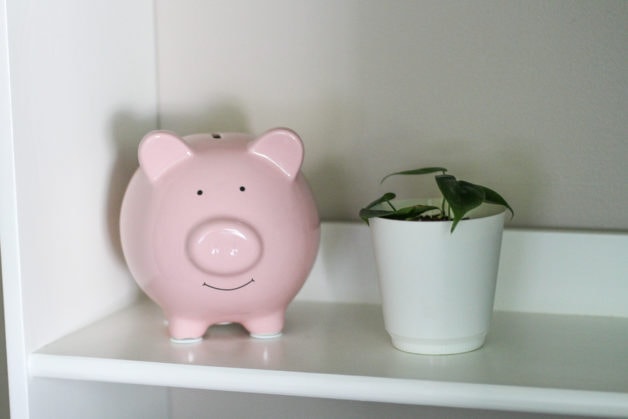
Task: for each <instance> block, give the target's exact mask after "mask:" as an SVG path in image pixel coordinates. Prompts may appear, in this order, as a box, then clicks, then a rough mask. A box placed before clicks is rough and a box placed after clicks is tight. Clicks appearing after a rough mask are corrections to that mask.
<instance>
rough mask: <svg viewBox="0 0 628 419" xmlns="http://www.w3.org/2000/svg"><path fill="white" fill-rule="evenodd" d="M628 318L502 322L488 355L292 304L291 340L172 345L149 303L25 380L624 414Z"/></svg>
mask: <svg viewBox="0 0 628 419" xmlns="http://www.w3.org/2000/svg"><path fill="white" fill-rule="evenodd" d="M627 330H628V319H625V318H606V317H588V316H567V315H554V314H530V313H514V312H496V313H495V317H494V322H493V326H492V329H491V332H490V335H489V337H488V340H487V343H486V345H485V347H484V348H483V349H481V350H477V351H474V352H470V353H467V354H461V355H454V356H422V355H412V354H407V353H403V352H400V351H397V350H395V349H394V348H393V347H392V346H391V345H390V343H389V340H388V336H387V335H386V332H385V331H384V327H383V320H382V317H381V311H380V307H379V306H378V305H377V304H349V303H323V302H306V301H295V302H294V303H293V305H292V306H291V307H290V309H289V311H288V314H287V323H286V328H285V333H284V335H283V336H282V337H280V338H277V339H274V340H256V339H252V338H249V337H248V335H247V334H246V333H245V331H244V329H242V328H241V327H239V326H237V325H230V326H220V327H212V328H210V329H209V332H208V335H207V336H206V338H205V339H204V340H203V341H202V342H200V343H197V344H188V345H185V344H184V345H182V344H173V343H170V341H169V339H168V337H167V333H166V329H165V326H164V322H163V317H162V316H161V312H160V310H159V308H158V307H156V306H155V305H154V304H153V303H151V302H149V301H140V302H139V303H137V304H135V305H133V306H131V307H129V308H127V309H124V310H122V311H120V312H117V313H115V314H113V315H111V316H109V317H107V318H105V319H104V320H102V321H99V322H96V323H95V324H93V325H91V326H89V327H87V328H84V329H82V330H80V331H77V332H75V333H73V334H70V335H68V336H66V337H64V338H62V339H59V340H57V341H56V342H53V343H52V344H49V345H47V346H45V347H43V348H42V349H40V350H38V351H36V352H35V353H33V354H31V357H30V373H31V375H32V376H35V377H55V378H65V379H78V380H94V381H104V382H116V383H134V384H146V385H157V386H170V387H184V388H196V389H212V390H227V391H241V392H253V393H264V394H282V395H294V396H309V397H323V398H334V399H351V400H365V401H378V402H391V403H405V404H425V405H434V406H450V407H466V408H485V409H502V410H518V411H529V412H545V413H563V414H586V415H604V416H626V415H628V374H626V372H627V371H628V357H626V348H628V333H626V331H627Z"/></svg>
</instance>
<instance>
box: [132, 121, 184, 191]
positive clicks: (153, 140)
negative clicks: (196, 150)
mask: <svg viewBox="0 0 628 419" xmlns="http://www.w3.org/2000/svg"><path fill="white" fill-rule="evenodd" d="M189 157H192V150H190V148H189V147H188V146H187V144H186V143H185V141H183V140H182V139H181V138H179V137H177V136H176V135H174V134H173V133H171V132H168V131H152V132H149V133H148V134H146V136H144V138H143V139H142V142H141V143H140V146H139V149H138V158H139V161H140V166H141V168H142V169H143V170H144V172H145V173H146V175H147V176H148V178H149V179H150V180H151V182H155V181H156V180H157V179H159V177H161V176H162V175H163V174H164V173H165V172H167V171H168V170H169V169H170V168H172V167H174V166H175V165H177V164H178V163H180V162H182V161H183V160H185V159H187V158H189Z"/></svg>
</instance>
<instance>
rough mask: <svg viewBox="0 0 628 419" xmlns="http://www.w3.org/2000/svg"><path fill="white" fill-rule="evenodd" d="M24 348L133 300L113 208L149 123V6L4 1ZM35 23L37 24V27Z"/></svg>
mask: <svg viewBox="0 0 628 419" xmlns="http://www.w3.org/2000/svg"><path fill="white" fill-rule="evenodd" d="M8 12H9V20H8V30H9V52H10V58H11V62H10V67H11V86H12V92H11V93H12V100H13V103H12V111H13V144H14V147H15V150H14V151H15V177H16V183H17V210H18V213H19V220H18V228H19V237H20V247H21V258H22V259H21V261H20V264H21V265H20V268H21V270H22V272H21V282H22V287H23V303H24V311H25V313H24V321H25V328H26V331H27V334H26V348H27V350H31V349H33V348H36V347H38V346H40V345H41V344H43V343H46V342H47V341H49V340H50V339H52V338H55V337H58V336H59V335H60V334H63V333H65V332H67V331H70V330H73V329H75V328H76V327H78V326H80V325H82V324H86V323H87V322H89V321H91V320H93V319H94V318H95V317H98V316H101V315H103V314H105V313H106V312H108V311H110V310H112V309H113V308H115V307H117V306H119V305H121V304H124V303H125V302H126V301H129V300H130V299H132V298H133V296H134V295H135V293H136V287H135V285H134V284H133V281H132V280H131V279H130V278H129V277H128V275H127V274H126V269H125V266H124V263H123V261H122V258H121V254H120V250H119V244H118V236H117V216H118V211H119V209H118V207H119V202H120V199H121V195H122V192H123V187H124V183H125V181H126V180H127V179H128V177H129V176H130V173H131V165H135V164H136V163H135V162H134V160H135V159H134V153H135V152H134V150H133V149H134V146H135V145H136V144H137V142H138V141H139V139H140V138H141V136H142V135H143V133H144V132H145V131H146V130H148V129H151V128H154V127H155V126H156V122H155V102H156V99H155V84H156V81H155V65H154V64H155V60H154V42H153V14H152V13H153V12H152V2H150V1H147V0H146V1H142V2H132V3H128V2H123V1H118V2H113V3H112V2H106V3H92V2H87V3H86V2H81V1H72V0H66V1H61V2H54V3H39V2H37V3H33V2H29V1H15V2H11V3H9V8H8ZM34 28H36V30H33V29H34Z"/></svg>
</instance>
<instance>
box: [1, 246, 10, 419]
mask: <svg viewBox="0 0 628 419" xmlns="http://www.w3.org/2000/svg"><path fill="white" fill-rule="evenodd" d="M0 266H2V255H1V254H0ZM3 302H4V294H3V292H2V270H1V269H0V345H1V346H0V418H8V417H9V378H8V374H7V351H6V349H7V345H6V334H5V328H4V303H3Z"/></svg>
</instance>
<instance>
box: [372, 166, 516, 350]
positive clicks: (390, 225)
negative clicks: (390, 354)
mask: <svg viewBox="0 0 628 419" xmlns="http://www.w3.org/2000/svg"><path fill="white" fill-rule="evenodd" d="M425 174H436V175H435V180H436V184H437V186H438V189H439V190H440V192H441V194H442V197H441V198H436V199H427V200H418V199H415V200H397V199H396V195H395V194H394V193H392V192H387V193H385V194H384V195H382V196H381V197H380V198H378V199H376V200H375V201H373V202H371V203H370V204H369V205H367V206H366V207H365V208H362V209H361V210H360V217H361V218H362V219H363V220H364V221H365V222H366V223H367V224H369V226H370V230H371V237H372V239H373V246H374V250H375V259H376V264H377V270H378V276H379V286H380V291H381V294H382V309H383V314H384V323H385V326H386V330H387V332H388V333H389V335H390V337H391V340H392V343H393V346H395V347H396V348H397V349H400V350H402V351H406V352H412V353H422V354H452V353H461V352H468V351H472V350H474V349H477V348H479V347H481V346H482V345H483V344H484V341H485V339H486V334H487V332H488V329H489V324H490V319H491V314H492V311H493V301H494V296H495V285H496V280H497V269H498V264H499V253H500V249H501V239H502V232H503V225H504V216H505V211H506V210H508V211H510V213H511V215H514V212H513V210H512V208H511V207H510V205H509V204H508V203H507V202H506V200H505V199H504V198H502V196H501V195H499V194H498V193H497V192H495V191H493V190H492V189H489V188H487V187H485V186H481V185H476V184H473V183H470V182H466V181H464V180H458V179H456V178H455V177H454V176H452V175H450V174H448V173H447V169H445V168H443V167H427V168H422V169H415V170H407V171H403V172H396V173H392V174H390V175H388V176H386V177H384V178H383V179H382V181H381V182H384V180H386V179H387V178H389V177H390V176H397V175H425Z"/></svg>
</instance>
